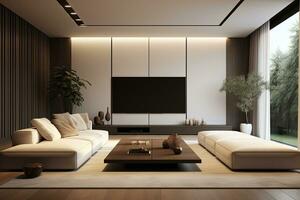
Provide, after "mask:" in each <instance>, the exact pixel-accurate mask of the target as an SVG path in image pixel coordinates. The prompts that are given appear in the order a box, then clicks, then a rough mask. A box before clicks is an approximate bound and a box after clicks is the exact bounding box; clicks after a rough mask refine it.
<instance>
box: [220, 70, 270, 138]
mask: <svg viewBox="0 0 300 200" xmlns="http://www.w3.org/2000/svg"><path fill="white" fill-rule="evenodd" d="M267 88H268V84H267V82H265V81H263V79H262V77H261V76H259V75H257V74H254V73H250V74H248V76H247V77H245V76H236V77H232V78H227V79H226V80H225V81H224V83H223V86H222V88H221V91H226V92H227V93H228V94H231V95H233V96H235V97H236V98H237V104H236V106H237V107H238V108H239V109H240V110H241V111H242V112H244V113H245V118H246V123H241V124H240V131H241V132H243V133H248V134H251V132H252V124H251V123H249V117H248V114H249V112H250V111H252V110H253V109H254V106H255V103H256V100H257V99H258V97H259V96H260V94H261V92H262V90H263V89H267Z"/></svg>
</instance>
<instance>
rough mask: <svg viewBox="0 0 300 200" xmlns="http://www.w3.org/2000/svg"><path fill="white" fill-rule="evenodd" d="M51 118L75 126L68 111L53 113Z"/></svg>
mask: <svg viewBox="0 0 300 200" xmlns="http://www.w3.org/2000/svg"><path fill="white" fill-rule="evenodd" d="M53 118H54V119H60V120H63V121H64V122H65V123H68V124H70V125H71V126H72V127H74V128H76V125H75V122H74V121H73V120H72V117H71V114H70V113H68V112H66V113H58V114H53Z"/></svg>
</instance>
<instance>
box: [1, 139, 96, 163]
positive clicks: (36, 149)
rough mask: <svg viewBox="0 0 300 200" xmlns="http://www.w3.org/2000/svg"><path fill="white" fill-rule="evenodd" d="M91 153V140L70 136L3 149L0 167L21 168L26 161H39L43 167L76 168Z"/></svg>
mask: <svg viewBox="0 0 300 200" xmlns="http://www.w3.org/2000/svg"><path fill="white" fill-rule="evenodd" d="M91 155H92V144H91V142H89V141H85V140H77V139H72V138H71V137H70V138H63V139H61V140H56V141H42V142H40V143H38V144H22V145H17V146H14V147H11V148H8V149H6V150H3V151H1V152H0V158H1V162H0V168H1V169H22V167H23V165H24V164H25V163H26V162H41V163H42V164H43V166H44V168H45V169H77V168H78V167H80V166H81V165H82V164H83V163H84V162H85V161H86V160H88V159H89V158H90V157H91Z"/></svg>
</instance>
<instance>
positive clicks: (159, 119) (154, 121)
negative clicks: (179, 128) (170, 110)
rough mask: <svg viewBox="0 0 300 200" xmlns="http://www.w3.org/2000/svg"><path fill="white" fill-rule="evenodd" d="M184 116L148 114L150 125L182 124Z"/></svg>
mask: <svg viewBox="0 0 300 200" xmlns="http://www.w3.org/2000/svg"><path fill="white" fill-rule="evenodd" d="M184 122H185V114H150V116H149V124H150V125H174V124H184Z"/></svg>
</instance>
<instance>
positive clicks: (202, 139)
mask: <svg viewBox="0 0 300 200" xmlns="http://www.w3.org/2000/svg"><path fill="white" fill-rule="evenodd" d="M215 132H216V131H200V132H198V142H199V144H201V145H202V146H203V147H205V137H206V136H208V135H210V134H214V133H215Z"/></svg>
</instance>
